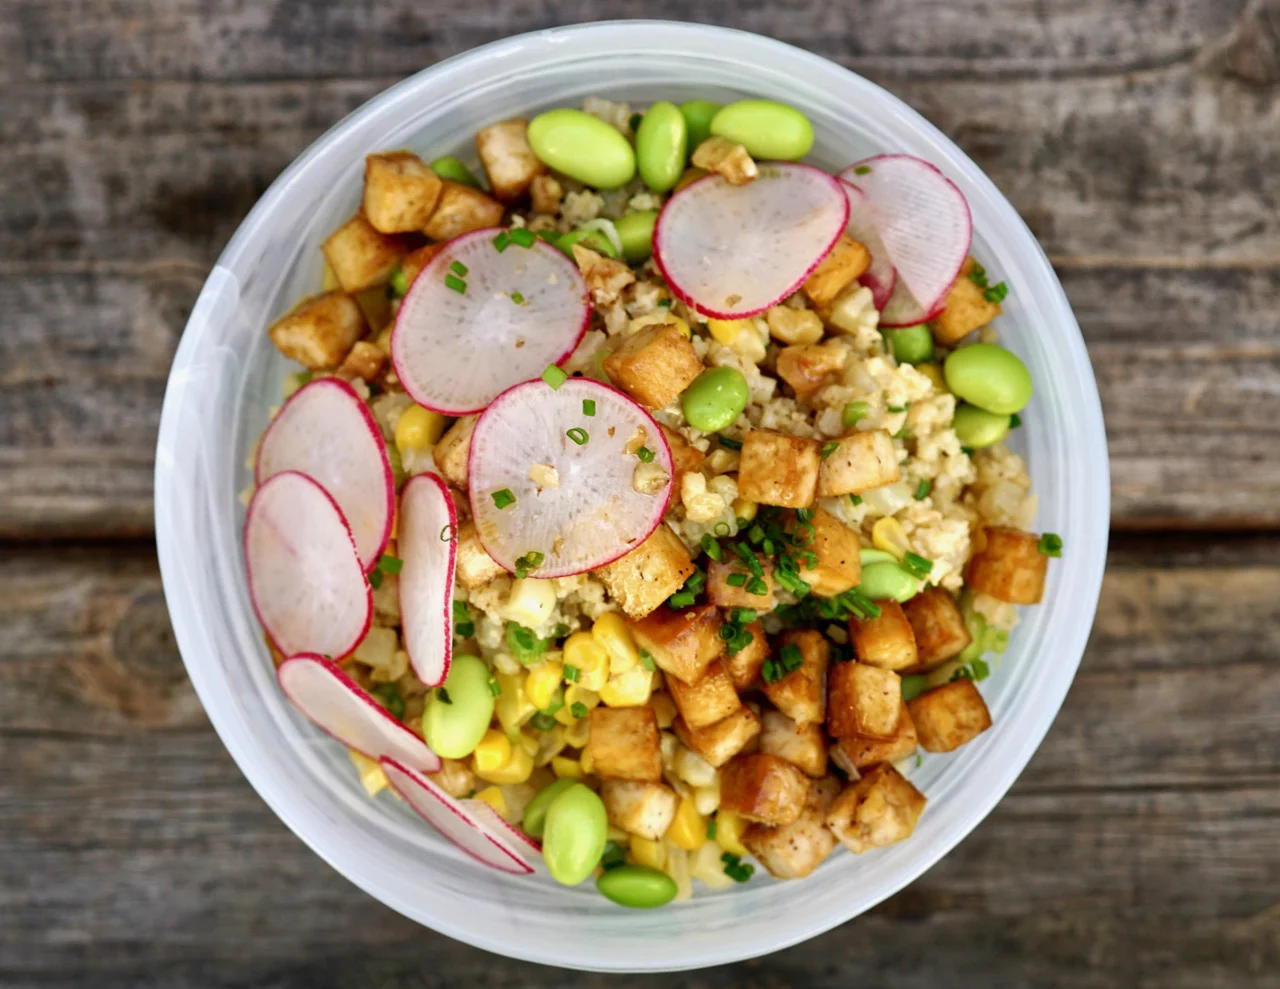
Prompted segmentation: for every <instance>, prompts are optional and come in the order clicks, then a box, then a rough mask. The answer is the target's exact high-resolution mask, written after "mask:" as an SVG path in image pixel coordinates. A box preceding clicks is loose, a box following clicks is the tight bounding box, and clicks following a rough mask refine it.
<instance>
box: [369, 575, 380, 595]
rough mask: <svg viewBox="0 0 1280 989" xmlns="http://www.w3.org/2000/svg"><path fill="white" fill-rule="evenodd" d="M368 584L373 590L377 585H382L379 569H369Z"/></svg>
mask: <svg viewBox="0 0 1280 989" xmlns="http://www.w3.org/2000/svg"><path fill="white" fill-rule="evenodd" d="M369 586H370V587H372V588H373V589H374V590H375V591H376V590H377V589H378V588H379V587H381V586H382V571H381V570H370V571H369Z"/></svg>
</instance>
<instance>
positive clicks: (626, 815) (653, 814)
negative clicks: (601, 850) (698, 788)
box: [600, 780, 680, 841]
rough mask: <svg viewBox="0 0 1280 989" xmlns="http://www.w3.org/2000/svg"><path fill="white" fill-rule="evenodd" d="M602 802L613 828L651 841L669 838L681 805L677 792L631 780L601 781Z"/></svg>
mask: <svg viewBox="0 0 1280 989" xmlns="http://www.w3.org/2000/svg"><path fill="white" fill-rule="evenodd" d="M600 799H601V800H603V801H604V809H605V813H606V814H608V815H609V823H610V824H613V825H615V826H616V827H619V828H622V830H623V831H626V832H627V833H628V834H636V835H639V836H640V837H641V838H648V839H649V840H650V841H657V840H658V839H660V838H661V837H662V836H663V835H664V834H666V832H667V828H668V827H670V826H671V821H672V819H673V818H674V817H675V816H676V807H677V806H679V803H680V798H679V797H677V796H676V792H675V791H674V790H673V789H671V787H669V786H666V785H665V784H663V783H636V782H633V781H632V780H604V781H602V782H601V784H600Z"/></svg>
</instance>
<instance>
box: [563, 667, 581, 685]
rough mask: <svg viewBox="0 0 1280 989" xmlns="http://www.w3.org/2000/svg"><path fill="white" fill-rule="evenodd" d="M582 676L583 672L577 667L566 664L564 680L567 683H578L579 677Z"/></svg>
mask: <svg viewBox="0 0 1280 989" xmlns="http://www.w3.org/2000/svg"><path fill="white" fill-rule="evenodd" d="M581 675H582V671H581V670H580V669H578V668H577V667H576V666H574V665H572V664H571V663H565V664H564V678H565V679H566V680H567V681H569V683H577V682H578V677H580V676H581Z"/></svg>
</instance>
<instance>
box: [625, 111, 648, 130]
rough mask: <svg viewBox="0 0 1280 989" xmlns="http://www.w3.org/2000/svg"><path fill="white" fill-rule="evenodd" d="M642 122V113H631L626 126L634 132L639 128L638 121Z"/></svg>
mask: <svg viewBox="0 0 1280 989" xmlns="http://www.w3.org/2000/svg"><path fill="white" fill-rule="evenodd" d="M642 120H644V114H643V113H633V114H632V115H631V117H630V119H628V120H627V124H628V126H630V128H631V129H632V130H635V129H636V128H637V127H639V126H640V121H642Z"/></svg>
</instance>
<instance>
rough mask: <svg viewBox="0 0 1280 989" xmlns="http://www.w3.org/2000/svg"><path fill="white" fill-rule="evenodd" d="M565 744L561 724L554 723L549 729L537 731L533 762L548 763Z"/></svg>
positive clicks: (538, 764) (536, 764) (543, 764)
mask: <svg viewBox="0 0 1280 989" xmlns="http://www.w3.org/2000/svg"><path fill="white" fill-rule="evenodd" d="M567 744H568V742H566V741H565V737H564V727H563V726H562V725H554V726H553V727H552V729H551V730H550V731H540V732H538V749H537V751H536V752H534V753H533V764H534V765H535V766H546V765H550V763H551V760H552V759H554V758H555V757H556V756H558V755H559V754H560V753H561V752H563V751H564V747H565V746H566V745H567Z"/></svg>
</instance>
